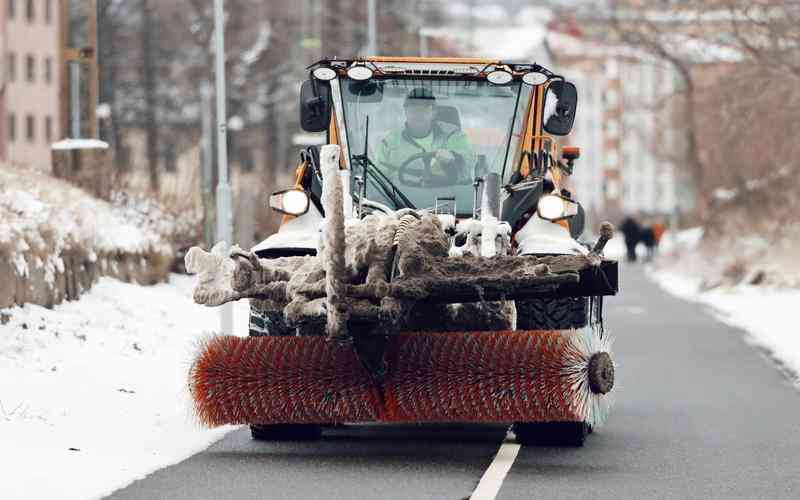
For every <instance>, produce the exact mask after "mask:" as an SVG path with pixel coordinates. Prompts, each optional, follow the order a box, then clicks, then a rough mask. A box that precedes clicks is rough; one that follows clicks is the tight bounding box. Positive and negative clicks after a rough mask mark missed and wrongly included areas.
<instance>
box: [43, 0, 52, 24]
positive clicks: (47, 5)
mask: <svg viewBox="0 0 800 500" xmlns="http://www.w3.org/2000/svg"><path fill="white" fill-rule="evenodd" d="M44 20H45V21H46V22H47V24H50V23H51V22H53V0H45V2H44Z"/></svg>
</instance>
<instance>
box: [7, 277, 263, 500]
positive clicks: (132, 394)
mask: <svg viewBox="0 0 800 500" xmlns="http://www.w3.org/2000/svg"><path fill="white" fill-rule="evenodd" d="M194 280H195V278H194V277H191V276H181V275H175V274H173V275H171V276H170V283H168V284H159V285H155V286H149V287H144V286H138V285H133V284H127V283H123V282H120V281H117V280H114V279H111V278H101V279H100V281H99V282H98V283H97V284H96V285H95V286H94V287H93V288H92V289H91V290H90V291H89V292H88V293H87V294H85V295H83V296H82V297H81V300H79V301H76V302H67V303H64V304H61V305H59V306H56V307H55V308H54V309H45V308H43V307H40V306H35V305H30V304H29V305H26V306H24V307H21V308H20V307H17V308H12V309H5V310H0V315H2V321H0V373H2V374H3V376H2V377H0V470H2V471H3V480H2V481H0V498H2V499H4V500H8V499H15V498H75V499H87V498H99V497H101V496H103V495H106V494H108V493H110V492H111V491H113V490H115V489H117V488H121V487H124V486H126V485H127V484H129V483H131V482H132V481H134V480H136V479H139V478H142V477H144V476H145V475H147V474H148V473H150V472H153V471H154V470H157V469H159V468H162V467H165V466H167V465H170V464H173V463H177V462H179V461H180V460H182V459H184V458H186V457H188V456H190V455H192V454H194V453H196V452H198V451H201V450H203V449H205V448H206V447H207V446H209V445H210V444H211V443H213V442H214V441H216V440H218V439H219V438H220V437H222V436H223V435H224V434H225V433H226V432H227V431H229V430H230V429H231V427H226V428H220V429H213V430H206V429H202V428H200V426H199V425H198V424H197V423H196V421H195V420H194V417H193V415H192V412H191V403H190V400H189V395H188V390H187V373H188V368H189V364H190V361H191V359H192V356H193V355H194V353H195V351H196V349H197V344H198V340H199V339H201V338H203V336H204V335H207V334H208V333H210V332H212V331H215V330H217V329H218V325H219V313H218V309H216V308H207V307H204V306H199V305H196V304H194V303H193V302H192V298H191V291H192V287H193V286H194ZM234 307H235V312H234V317H235V321H236V330H235V331H236V334H237V335H246V332H247V321H248V317H247V315H248V312H247V303H246V301H239V302H237V303H236V304H235V306H234ZM9 316H10V318H9ZM2 323H5V324H2Z"/></svg>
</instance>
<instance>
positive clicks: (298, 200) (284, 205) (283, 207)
mask: <svg viewBox="0 0 800 500" xmlns="http://www.w3.org/2000/svg"><path fill="white" fill-rule="evenodd" d="M308 205H309V199H308V194H307V193H306V192H305V191H303V190H302V189H287V190H285V191H278V192H277V193H272V196H270V197H269V206H270V207H272V209H273V210H277V211H278V212H281V213H284V214H289V215H303V214H304V213H306V212H308Z"/></svg>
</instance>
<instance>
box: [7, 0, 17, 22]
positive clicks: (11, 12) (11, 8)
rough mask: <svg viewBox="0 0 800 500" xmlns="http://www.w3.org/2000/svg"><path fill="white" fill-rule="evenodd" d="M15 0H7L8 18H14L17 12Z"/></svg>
mask: <svg viewBox="0 0 800 500" xmlns="http://www.w3.org/2000/svg"><path fill="white" fill-rule="evenodd" d="M16 3H17V0H8V18H9V19H14V16H15V15H16V14H17V9H16Z"/></svg>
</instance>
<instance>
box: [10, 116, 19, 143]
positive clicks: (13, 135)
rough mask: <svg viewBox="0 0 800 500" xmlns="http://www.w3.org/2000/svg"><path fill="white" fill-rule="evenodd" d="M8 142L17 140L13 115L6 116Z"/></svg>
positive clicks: (15, 121) (15, 117) (15, 118)
mask: <svg viewBox="0 0 800 500" xmlns="http://www.w3.org/2000/svg"><path fill="white" fill-rule="evenodd" d="M8 140H9V142H14V141H16V140H17V116H16V115H15V114H14V113H9V114H8Z"/></svg>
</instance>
